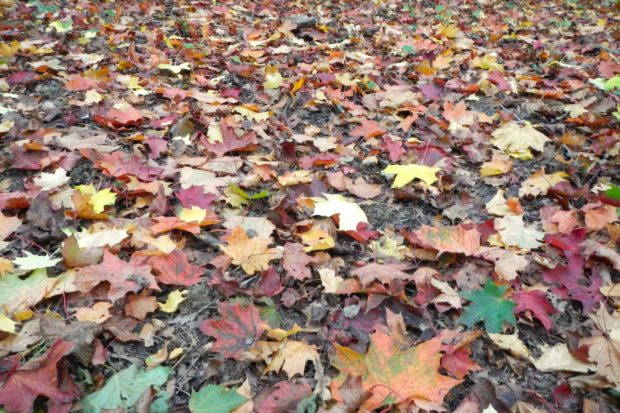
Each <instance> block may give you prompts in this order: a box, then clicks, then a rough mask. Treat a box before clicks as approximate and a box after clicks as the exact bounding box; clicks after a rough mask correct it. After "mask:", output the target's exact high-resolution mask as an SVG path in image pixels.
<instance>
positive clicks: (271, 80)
mask: <svg viewBox="0 0 620 413" xmlns="http://www.w3.org/2000/svg"><path fill="white" fill-rule="evenodd" d="M283 80H284V79H283V78H282V75H281V74H280V72H278V68H277V67H275V66H267V67H266V68H265V81H264V82H263V87H264V88H265V89H278V88H279V87H280V86H282V81H283Z"/></svg>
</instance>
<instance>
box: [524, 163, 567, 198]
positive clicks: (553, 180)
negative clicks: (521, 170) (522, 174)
mask: <svg viewBox="0 0 620 413" xmlns="http://www.w3.org/2000/svg"><path fill="white" fill-rule="evenodd" d="M566 177H568V174H567V173H566V172H556V173H553V174H546V173H545V168H541V169H540V170H538V171H536V172H534V173H533V174H532V175H530V177H529V178H527V179H526V180H525V181H523V183H521V188H519V197H524V196H528V195H529V196H539V195H546V194H547V191H549V189H550V188H551V187H553V186H554V185H556V184H557V183H559V182H564V181H566V179H564V178H566Z"/></svg>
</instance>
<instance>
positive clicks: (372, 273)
mask: <svg viewBox="0 0 620 413" xmlns="http://www.w3.org/2000/svg"><path fill="white" fill-rule="evenodd" d="M410 267H411V266H410V265H408V264H402V263H393V264H377V263H371V264H368V265H365V266H363V267H361V268H358V269H356V270H353V271H351V275H355V276H356V277H357V278H358V279H359V280H360V282H361V283H362V286H363V287H368V286H369V285H370V284H372V283H373V282H374V281H380V282H381V283H383V284H388V285H389V284H391V283H392V282H393V281H395V280H401V281H411V280H412V279H413V275H412V274H407V273H406V272H403V270H406V269H408V268H410Z"/></svg>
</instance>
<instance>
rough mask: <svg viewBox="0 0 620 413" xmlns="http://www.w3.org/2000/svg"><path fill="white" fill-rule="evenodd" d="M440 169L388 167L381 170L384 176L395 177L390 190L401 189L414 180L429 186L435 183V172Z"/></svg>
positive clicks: (428, 167) (415, 166) (411, 165)
mask: <svg viewBox="0 0 620 413" xmlns="http://www.w3.org/2000/svg"><path fill="white" fill-rule="evenodd" d="M440 170H441V169H439V168H435V167H430V166H426V165H416V164H408V165H389V166H388V167H386V168H385V169H384V170H383V173H384V174H388V175H394V174H395V175H396V179H394V183H392V188H402V187H404V186H405V185H407V184H408V183H409V182H411V181H413V180H414V179H419V180H421V181H423V182H424V183H425V184H426V185H428V186H430V185H432V184H434V183H435V182H437V179H438V178H437V176H436V174H437V172H439V171H440Z"/></svg>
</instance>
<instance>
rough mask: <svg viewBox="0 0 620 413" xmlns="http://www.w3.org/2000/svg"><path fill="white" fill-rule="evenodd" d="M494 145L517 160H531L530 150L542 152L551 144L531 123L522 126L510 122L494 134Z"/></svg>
mask: <svg viewBox="0 0 620 413" xmlns="http://www.w3.org/2000/svg"><path fill="white" fill-rule="evenodd" d="M492 135H493V138H494V140H493V144H494V145H495V146H496V147H498V148H499V149H501V150H503V151H504V152H506V153H508V154H510V155H511V156H513V157H515V158H522V159H531V158H532V154H531V152H530V148H531V149H534V150H536V151H538V152H542V151H543V149H544V146H545V143H547V142H549V138H547V137H546V136H545V135H543V134H542V133H540V132H538V131H537V130H536V129H534V127H532V125H531V124H530V123H529V122H526V123H525V125H523V126H521V125H519V123H518V122H514V121H513V122H508V123H506V124H504V125H502V127H500V128H499V129H496V130H495V131H494V132H493V134H492Z"/></svg>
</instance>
